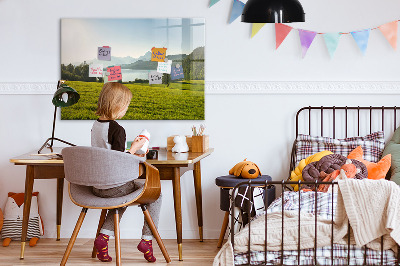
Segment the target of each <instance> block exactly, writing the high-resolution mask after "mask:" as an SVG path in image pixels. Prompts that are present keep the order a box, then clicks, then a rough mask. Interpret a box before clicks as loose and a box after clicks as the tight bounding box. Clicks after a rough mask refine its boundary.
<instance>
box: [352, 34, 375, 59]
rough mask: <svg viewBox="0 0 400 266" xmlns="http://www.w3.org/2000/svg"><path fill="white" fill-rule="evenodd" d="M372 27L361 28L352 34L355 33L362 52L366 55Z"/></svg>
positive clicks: (354, 35) (355, 38)
mask: <svg viewBox="0 0 400 266" xmlns="http://www.w3.org/2000/svg"><path fill="white" fill-rule="evenodd" d="M370 32H371V29H366V30H360V31H352V32H351V35H353V38H354V40H355V41H356V43H357V45H358V47H359V48H360V50H361V53H362V54H363V55H364V54H365V51H366V50H367V46H368V39H369V33H370Z"/></svg>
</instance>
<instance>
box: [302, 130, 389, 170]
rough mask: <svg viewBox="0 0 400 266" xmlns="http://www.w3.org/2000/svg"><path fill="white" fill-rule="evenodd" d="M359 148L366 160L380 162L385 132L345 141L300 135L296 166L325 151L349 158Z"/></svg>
mask: <svg viewBox="0 0 400 266" xmlns="http://www.w3.org/2000/svg"><path fill="white" fill-rule="evenodd" d="M357 146H361V147H362V149H363V150H364V159H365V160H367V161H370V162H378V161H379V160H380V158H381V156H382V152H383V149H384V147H385V140H384V135H383V131H378V132H374V133H371V134H369V135H366V136H364V137H352V138H345V139H333V138H329V137H317V136H310V135H303V134H299V135H298V137H297V139H296V150H295V152H296V157H295V159H296V165H298V163H299V162H300V161H301V160H302V159H304V158H307V157H308V156H310V155H313V154H315V153H317V152H320V151H323V150H329V151H331V152H333V153H337V154H341V155H343V156H346V157H347V155H348V154H349V153H350V152H351V151H352V150H354V149H355V148H357Z"/></svg>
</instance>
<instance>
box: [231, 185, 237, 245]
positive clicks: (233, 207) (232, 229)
mask: <svg viewBox="0 0 400 266" xmlns="http://www.w3.org/2000/svg"><path fill="white" fill-rule="evenodd" d="M235 192H236V186H235V187H234V188H233V189H232V195H231V228H230V229H231V230H230V231H231V232H230V233H231V245H232V249H233V250H235V236H234V234H235V230H234V226H235V205H234V202H235V201H234V195H235Z"/></svg>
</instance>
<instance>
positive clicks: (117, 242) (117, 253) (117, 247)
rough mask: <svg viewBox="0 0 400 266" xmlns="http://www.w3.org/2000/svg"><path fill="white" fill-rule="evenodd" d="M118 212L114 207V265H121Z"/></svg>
mask: <svg viewBox="0 0 400 266" xmlns="http://www.w3.org/2000/svg"><path fill="white" fill-rule="evenodd" d="M119 233H120V232H119V213H118V209H115V214H114V234H115V256H116V257H117V259H116V261H115V265H117V266H120V265H121V245H120V244H121V243H120V235H119Z"/></svg>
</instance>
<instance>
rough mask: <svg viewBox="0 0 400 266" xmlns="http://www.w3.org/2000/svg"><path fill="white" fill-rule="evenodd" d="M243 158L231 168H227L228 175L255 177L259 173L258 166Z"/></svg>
mask: <svg viewBox="0 0 400 266" xmlns="http://www.w3.org/2000/svg"><path fill="white" fill-rule="evenodd" d="M246 160H247V158H246V159H244V160H243V161H242V162H240V163H237V164H236V165H235V166H234V167H233V168H232V169H231V170H229V174H230V175H235V176H241V177H243V178H250V179H252V178H257V177H258V176H259V175H261V171H260V169H259V168H258V166H257V165H256V164H255V163H253V162H250V161H246Z"/></svg>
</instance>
